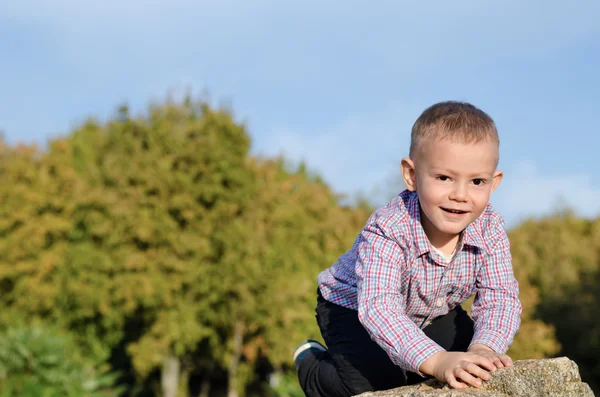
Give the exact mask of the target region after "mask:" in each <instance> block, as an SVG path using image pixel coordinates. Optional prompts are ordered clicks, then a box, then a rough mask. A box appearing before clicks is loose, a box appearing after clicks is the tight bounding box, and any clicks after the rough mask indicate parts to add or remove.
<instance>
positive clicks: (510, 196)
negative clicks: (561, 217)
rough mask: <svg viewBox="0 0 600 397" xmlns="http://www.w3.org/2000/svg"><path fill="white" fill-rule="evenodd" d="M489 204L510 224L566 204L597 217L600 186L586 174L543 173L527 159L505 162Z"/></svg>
mask: <svg viewBox="0 0 600 397" xmlns="http://www.w3.org/2000/svg"><path fill="white" fill-rule="evenodd" d="M491 201H492V204H493V205H494V207H495V208H496V209H497V210H498V211H500V212H501V213H502V214H503V216H504V217H505V219H506V222H507V226H509V227H510V226H514V225H515V224H516V223H518V222H519V221H520V220H522V219H523V218H527V217H539V216H544V215H549V214H551V213H552V212H554V211H556V210H558V209H564V208H565V207H568V208H570V209H572V210H574V211H575V212H576V213H577V214H578V215H580V216H584V217H596V216H600V186H594V184H593V182H592V177H591V175H589V174H578V173H564V174H560V175H556V174H554V175H547V174H543V173H542V172H541V171H540V170H539V169H537V168H536V166H535V164H534V163H533V162H531V161H522V162H518V163H514V164H511V165H509V167H508V171H505V175H504V180H503V182H502V183H501V185H500V187H498V190H496V192H495V193H494V195H493V197H492V200H491Z"/></svg>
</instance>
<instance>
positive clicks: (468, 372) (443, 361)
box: [419, 351, 496, 389]
mask: <svg viewBox="0 0 600 397" xmlns="http://www.w3.org/2000/svg"><path fill="white" fill-rule="evenodd" d="M495 370H496V366H495V365H494V363H493V362H492V361H491V360H490V359H489V358H487V357H484V356H482V355H479V354H477V353H474V352H466V353H462V352H446V351H442V352H438V353H435V354H434V355H433V356H431V357H429V358H428V359H427V360H425V361H424V362H423V363H422V364H421V366H420V367H419V371H421V372H423V373H426V374H429V375H433V376H435V377H436V379H438V380H440V381H442V382H446V383H448V384H449V385H450V387H453V388H455V389H464V388H466V387H467V386H468V385H471V386H474V387H480V386H481V384H482V383H481V380H482V379H483V380H489V379H490V374H489V372H488V371H495Z"/></svg>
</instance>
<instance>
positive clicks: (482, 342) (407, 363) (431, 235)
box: [293, 102, 522, 397]
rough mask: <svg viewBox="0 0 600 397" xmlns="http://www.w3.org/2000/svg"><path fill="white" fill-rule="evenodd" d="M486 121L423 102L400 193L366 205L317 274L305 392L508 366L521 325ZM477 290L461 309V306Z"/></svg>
mask: <svg viewBox="0 0 600 397" xmlns="http://www.w3.org/2000/svg"><path fill="white" fill-rule="evenodd" d="M498 156H499V139H498V133H497V130H496V126H495V123H494V121H493V120H492V119H491V118H490V116H488V115H487V114H486V113H485V112H483V111H482V110H480V109H478V108H476V107H474V106H473V105H471V104H468V103H461V102H443V103H438V104H435V105H433V106H431V107H430V108H428V109H426V110H425V111H424V112H423V113H422V114H421V116H420V117H419V118H418V119H417V121H416V122H415V124H414V126H413V128H412V134H411V145H410V154H409V158H404V159H403V160H402V177H403V179H404V182H405V183H406V186H407V189H406V190H405V191H404V192H402V193H401V194H400V195H398V196H397V197H396V198H394V199H393V200H392V201H391V202H390V203H389V204H387V205H385V206H383V207H381V208H379V209H378V210H376V211H375V212H374V213H373V214H372V215H371V216H370V217H369V220H368V221H367V223H366V225H365V227H364V228H363V229H362V231H361V232H360V233H359V235H358V237H357V238H356V240H355V242H354V244H353V246H352V248H351V249H350V251H348V252H347V253H346V254H344V255H342V256H341V257H340V258H339V260H338V262H337V263H335V264H333V265H332V266H331V267H330V268H329V269H327V270H325V271H323V272H322V273H321V274H319V276H318V284H319V288H318V291H317V295H318V296H317V307H316V314H317V322H318V325H319V328H320V330H321V334H322V336H323V339H324V340H325V343H326V344H327V348H325V347H324V346H323V345H321V344H320V343H319V342H317V341H313V340H308V341H305V342H303V343H302V344H300V346H298V347H297V348H296V350H295V351H294V355H293V358H294V363H295V365H296V369H297V371H298V379H299V381H300V385H301V386H302V389H303V390H304V392H305V393H306V395H307V396H310V397H317V396H319V397H328V396H353V395H357V394H360V393H363V392H366V391H372V390H384V389H390V388H393V387H398V386H403V385H406V384H411V383H416V382H419V381H422V380H423V378H424V377H425V376H428V375H430V376H434V377H435V378H437V379H439V380H441V381H445V382H447V383H448V384H449V385H450V386H451V387H454V388H465V387H468V386H475V387H479V386H481V384H482V380H488V379H489V378H490V375H489V371H494V370H495V369H497V368H503V367H508V366H511V365H512V360H511V359H510V357H508V356H507V355H506V354H505V353H506V351H507V350H508V347H509V345H510V344H511V343H512V340H513V337H514V334H515V333H516V332H517V329H518V328H519V325H520V315H521V310H522V309H521V304H520V302H519V299H518V294H519V287H518V283H517V281H516V280H515V278H514V275H513V271H512V265H511V255H510V249H509V241H508V238H507V235H506V233H505V231H504V228H503V224H504V222H503V219H502V217H501V216H500V215H498V214H497V213H496V212H495V211H494V210H493V209H492V207H491V206H490V204H489V203H488V202H489V198H490V194H491V193H492V192H493V191H494V190H495V189H496V187H498V184H499V183H500V181H501V179H502V172H501V171H498V170H497V169H496V168H497V165H498ZM473 294H475V301H474V302H473V305H472V311H471V314H472V316H473V320H472V319H471V318H470V317H469V315H468V314H467V313H466V312H465V311H464V310H463V309H462V308H461V306H460V305H461V303H463V302H464V301H465V300H467V299H468V298H469V297H470V296H472V295H473Z"/></svg>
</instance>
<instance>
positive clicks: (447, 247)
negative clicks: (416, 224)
mask: <svg viewBox="0 0 600 397" xmlns="http://www.w3.org/2000/svg"><path fill="white" fill-rule="evenodd" d="M419 212H420V215H421V225H422V226H423V230H424V231H425V235H426V236H427V239H428V240H429V244H431V245H432V246H433V247H434V248H436V249H437V250H439V251H441V252H443V253H444V254H448V255H450V254H452V253H454V250H455V249H456V246H457V245H458V242H459V240H460V234H444V233H440V231H439V230H437V229H436V228H435V226H433V225H432V224H431V223H430V222H429V220H428V219H427V217H426V216H425V214H424V213H423V211H422V210H421V211H419Z"/></svg>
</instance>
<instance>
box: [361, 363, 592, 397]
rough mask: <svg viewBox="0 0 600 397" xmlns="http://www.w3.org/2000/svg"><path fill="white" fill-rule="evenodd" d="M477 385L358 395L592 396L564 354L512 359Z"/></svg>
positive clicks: (431, 383)
mask: <svg viewBox="0 0 600 397" xmlns="http://www.w3.org/2000/svg"><path fill="white" fill-rule="evenodd" d="M491 376H492V377H491V379H490V380H489V381H487V382H484V384H483V386H482V387H480V388H474V387H469V388H467V389H462V390H457V389H452V388H450V387H449V386H448V385H447V384H445V383H442V382H439V381H437V380H435V379H432V380H428V381H425V382H423V383H419V384H418V385H414V386H404V387H399V388H396V389H391V390H385V391H377V392H368V393H363V394H361V395H360V397H441V396H443V397H466V396H477V397H517V396H518V397H521V396H528V397H537V396H540V397H541V396H544V397H559V396H560V397H594V393H593V392H592V389H590V387H589V385H588V384H587V383H584V382H582V381H581V376H580V375H579V368H578V367H577V364H575V363H574V362H573V361H571V360H569V359H568V358H567V357H560V358H552V359H544V360H521V361H515V363H514V366H513V367H511V368H503V369H499V370H496V371H494V372H492V373H491Z"/></svg>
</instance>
